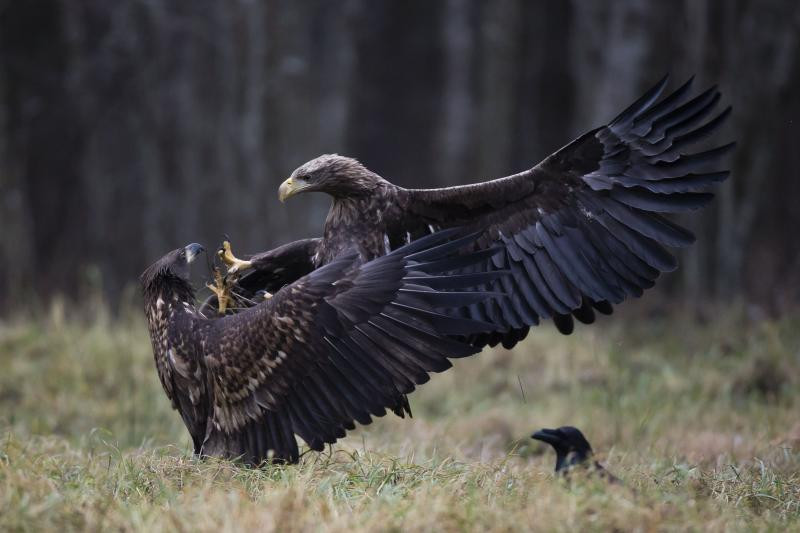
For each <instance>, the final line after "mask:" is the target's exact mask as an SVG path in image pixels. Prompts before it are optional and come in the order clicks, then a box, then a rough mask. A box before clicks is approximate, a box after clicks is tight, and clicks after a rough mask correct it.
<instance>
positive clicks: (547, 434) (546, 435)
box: [531, 429, 561, 446]
mask: <svg viewBox="0 0 800 533" xmlns="http://www.w3.org/2000/svg"><path fill="white" fill-rule="evenodd" d="M531 438H532V439H536V440H540V441H542V442H546V443H547V444H550V445H551V446H554V445H555V443H557V442H559V441H560V440H561V439H559V438H558V436H557V434H556V430H554V429H540V430H539V431H537V432H536V433H534V434H533V435H531Z"/></svg>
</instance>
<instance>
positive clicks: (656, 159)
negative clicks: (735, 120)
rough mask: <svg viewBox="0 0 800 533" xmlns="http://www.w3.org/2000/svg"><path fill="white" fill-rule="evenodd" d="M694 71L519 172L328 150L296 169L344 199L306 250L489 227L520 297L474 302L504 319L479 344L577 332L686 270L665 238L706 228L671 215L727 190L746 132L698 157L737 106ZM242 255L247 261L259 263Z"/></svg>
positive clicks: (291, 191)
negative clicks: (397, 165) (422, 165)
mask: <svg viewBox="0 0 800 533" xmlns="http://www.w3.org/2000/svg"><path fill="white" fill-rule="evenodd" d="M691 81H692V80H691V79H690V80H689V81H688V82H686V83H685V84H684V85H683V86H681V87H680V88H678V89H677V90H676V91H675V92H673V93H672V94H670V95H669V96H666V97H665V98H663V99H661V100H660V101H659V97H660V96H661V94H662V92H663V90H664V88H665V86H666V84H667V78H666V77H665V78H664V79H663V80H661V81H660V82H659V83H658V84H657V85H656V86H655V87H653V88H652V89H650V90H649V91H647V92H646V93H645V94H644V95H643V96H642V97H641V98H639V99H638V100H637V101H636V102H634V103H633V104H632V105H631V106H630V107H628V108H627V109H626V110H625V111H623V112H622V113H620V114H619V116H617V117H616V118H615V119H614V120H612V121H611V122H610V123H609V124H607V125H605V126H601V127H599V128H596V129H593V130H591V131H589V132H588V133H585V134H584V135H581V136H580V137H578V138H577V139H576V140H574V141H572V142H571V143H569V144H568V145H566V146H565V147H563V148H561V149H560V150H558V151H557V152H555V153H554V154H552V155H550V156H548V157H547V158H546V159H545V160H544V161H542V162H541V163H539V164H538V165H536V166H534V167H533V168H531V169H529V170H525V171H523V172H520V173H518V174H514V175H512V176H507V177H504V178H500V179H495V180H492V181H487V182H484V183H476V184H473V185H463V186H458V187H448V188H443V189H405V188H402V187H398V186H397V185H394V184H392V183H390V182H388V181H386V180H385V179H383V178H382V177H380V176H379V175H377V174H375V173H374V172H372V171H370V170H369V169H367V168H365V167H364V166H363V165H362V164H360V163H359V162H358V161H356V160H355V159H351V158H349V157H342V156H338V155H323V156H320V157H318V158H316V159H314V160H312V161H309V162H308V163H306V164H304V165H302V166H301V167H299V168H298V169H297V170H295V171H294V172H293V173H292V174H291V176H290V177H289V179H287V180H286V181H285V182H284V183H283V184H282V185H281V186H280V189H279V195H280V199H281V201H284V200H286V199H288V198H290V197H292V196H294V195H296V194H299V193H305V192H312V191H314V192H324V193H327V194H329V195H330V196H332V197H333V204H332V206H331V209H330V212H329V213H328V217H327V219H326V221H325V226H324V230H323V237H322V239H321V240H319V241H313V244H312V245H311V246H308V247H307V248H306V249H307V251H308V253H309V255H308V256H307V257H306V258H305V263H306V264H307V265H309V266H308V267H307V268H311V267H312V266H319V265H324V264H327V263H328V262H330V261H331V260H333V259H334V258H335V257H337V255H338V254H340V253H341V252H342V251H343V250H345V249H349V248H355V249H356V250H358V252H359V253H360V255H361V259H362V260H370V259H373V258H375V257H379V256H381V255H383V254H385V253H386V252H387V251H389V250H391V249H395V248H397V247H398V246H400V245H402V244H403V243H406V242H409V241H412V240H413V239H415V238H418V237H419V236H420V235H423V234H427V233H428V232H430V231H434V230H436V229H439V228H446V227H451V226H472V227H476V228H481V229H482V233H481V235H480V237H479V238H478V239H477V240H476V241H475V243H474V244H473V249H475V250H478V249H485V248H487V247H492V246H498V245H499V246H501V247H502V248H503V252H502V253H499V254H497V255H494V256H492V257H491V258H488V259H486V260H485V261H484V262H483V263H482V264H478V265H474V266H472V267H469V270H470V271H492V270H496V269H509V270H511V271H512V272H513V276H507V277H503V278H501V279H495V280H493V281H491V282H489V283H487V286H486V287H484V288H486V289H491V290H499V289H501V288H502V289H503V290H504V292H505V293H507V294H508V297H506V298H503V299H491V300H487V301H484V302H482V303H478V304H475V305H471V306H469V308H468V310H467V312H466V316H469V317H472V318H475V319H479V320H482V321H488V322H492V323H494V324H495V325H496V326H497V332H495V333H491V334H485V335H479V336H477V337H475V338H473V339H471V342H472V343H473V344H475V345H476V346H482V345H484V344H490V345H495V344H497V343H498V342H502V343H503V345H504V346H506V347H511V346H513V345H514V344H515V343H516V342H518V341H519V340H520V339H522V338H524V336H525V335H526V334H527V332H528V328H529V326H532V325H536V324H538V323H539V321H540V320H542V319H545V318H548V317H553V319H554V320H555V323H556V325H557V327H558V328H559V330H561V331H562V332H563V333H569V332H571V331H572V329H573V320H572V316H574V317H575V318H577V319H578V320H579V321H581V322H584V323H591V322H593V321H594V318H595V314H594V311H595V310H597V311H600V312H602V313H610V312H611V311H612V304H618V303H620V302H622V301H623V300H624V299H625V298H627V297H629V296H635V297H638V296H641V294H642V292H643V290H644V289H647V288H650V287H652V286H653V284H654V282H655V280H656V278H657V277H658V275H659V274H660V273H661V272H668V271H672V270H674V269H675V268H676V266H677V263H676V260H675V258H674V257H673V256H672V255H671V254H670V253H669V252H668V251H667V250H666V249H665V248H664V247H665V246H666V247H683V246H687V245H689V244H691V243H692V242H693V241H694V236H693V235H692V234H691V233H690V232H689V231H687V230H686V229H684V228H682V227H680V226H678V225H676V224H674V223H673V222H670V221H669V220H667V219H666V218H664V217H662V216H661V213H677V212H683V211H687V210H692V209H697V208H699V207H702V206H704V205H705V204H706V203H708V202H709V200H711V198H712V196H713V195H712V194H710V193H708V192H707V191H708V190H709V189H710V188H711V187H712V186H713V185H714V184H715V183H717V182H720V181H722V180H724V179H726V178H727V176H728V172H727V171H724V170H720V167H719V162H720V159H721V158H722V156H723V155H725V154H726V153H727V152H728V151H729V150H730V149H731V148H732V147H733V146H734V144H733V143H731V144H726V145H724V146H721V147H718V148H715V149H712V150H708V151H703V152H700V153H691V154H687V152H688V151H689V150H690V149H691V147H692V146H693V145H694V144H696V143H697V142H698V141H700V140H701V139H703V138H705V137H707V136H709V135H710V134H712V133H713V132H714V131H715V130H717V128H718V127H719V126H720V124H722V122H723V121H724V120H725V118H726V117H727V116H728V115H729V114H730V107H728V108H726V109H724V110H723V111H722V112H720V113H719V114H717V115H715V116H713V117H712V118H710V120H708V119H709V117H711V116H712V113H713V111H714V108H715V107H716V105H717V103H718V102H719V100H720V93H719V92H718V91H717V90H716V88H715V87H712V88H710V89H708V90H707V91H705V92H703V93H701V94H700V95H698V96H696V97H694V98H692V99H688V98H689V91H690V86H691ZM287 249H292V247H291V246H289V247H288V248H287ZM295 250H296V249H295ZM230 263H231V265H232V267H233V268H234V269H236V270H239V271H240V272H241V271H242V270H244V269H246V268H247V267H248V266H251V264H250V263H248V262H246V261H241V260H238V259H234V260H231V261H230ZM252 266H255V267H257V268H256V269H257V270H258V269H259V267H263V266H264V265H263V264H262V265H252ZM260 275H264V274H263V273H262V274H260ZM243 281H244V280H243Z"/></svg>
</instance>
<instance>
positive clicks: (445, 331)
mask: <svg viewBox="0 0 800 533" xmlns="http://www.w3.org/2000/svg"><path fill="white" fill-rule="evenodd" d="M457 233H458V230H444V231H441V232H438V233H436V234H434V235H431V236H429V237H425V238H423V239H420V240H417V241H415V242H414V243H412V244H410V245H407V246H403V247H400V248H398V249H397V250H396V251H394V252H392V253H390V254H387V255H384V256H382V257H380V258H377V259H375V260H372V261H369V262H366V263H363V262H362V261H361V260H360V259H359V257H358V255H357V254H354V253H349V254H344V255H343V256H341V257H339V258H336V259H334V260H333V261H331V262H329V263H328V264H326V265H325V266H323V267H321V268H319V269H316V270H314V271H312V272H310V273H309V274H308V275H306V276H303V277H301V278H300V279H298V280H296V281H294V282H293V283H291V284H289V285H287V286H285V287H284V288H283V289H281V290H279V291H278V292H277V293H276V294H275V295H274V296H273V297H272V298H271V299H269V300H266V301H264V302H262V303H260V304H259V305H257V306H254V307H251V308H249V309H247V310H245V311H242V312H240V313H237V314H235V315H230V316H226V317H221V318H217V319H206V318H204V317H203V316H202V315H201V314H199V313H198V312H197V311H196V310H195V295H194V291H193V289H192V287H191V285H190V284H189V264H190V263H191V262H192V261H193V259H194V258H195V257H196V256H197V254H198V253H200V252H201V251H202V247H201V246H200V245H199V244H190V245H188V246H186V247H185V248H178V249H177V250H173V251H172V252H170V253H168V254H167V255H165V256H164V257H162V258H161V259H159V260H158V261H156V262H155V263H154V264H153V265H151V266H150V267H149V268H147V270H145V271H144V273H143V274H142V276H141V284H142V289H143V294H144V302H145V314H146V316H147V321H148V327H149V330H150V339H151V341H152V344H153V355H154V358H155V363H156V369H157V371H158V377H159V379H160V380H161V384H162V386H163V387H164V391H165V392H166V393H167V396H168V397H169V399H170V400H171V401H172V406H173V407H174V408H175V409H177V410H178V411H179V412H180V414H181V417H182V418H183V421H184V423H185V424H186V427H187V428H188V430H189V433H190V434H191V437H192V441H193V443H194V451H195V453H197V454H201V455H211V456H219V457H226V458H236V457H241V458H242V459H243V460H244V461H245V462H247V463H250V464H258V463H260V462H262V461H263V460H266V459H270V458H271V459H273V460H279V461H287V462H296V461H297V460H298V458H299V454H298V447H297V442H296V440H295V435H299V436H300V437H301V438H302V439H303V440H304V441H305V442H306V443H307V444H308V446H309V447H310V448H311V449H313V450H322V449H323V446H324V444H325V443H333V442H335V441H336V439H338V438H341V437H343V436H344V435H345V431H346V430H349V429H353V428H354V427H355V426H354V422H359V423H361V424H369V423H370V422H371V420H372V418H371V417H373V416H383V415H384V414H385V413H386V409H389V410H391V411H393V412H394V413H395V414H397V415H398V416H400V417H403V416H404V415H405V414H406V413H408V414H410V410H409V405H408V400H407V398H406V394H408V393H410V392H411V391H413V390H414V388H415V386H416V385H420V384H422V383H425V382H426V381H428V379H429V376H428V374H429V373H430V372H441V371H443V370H446V369H447V368H449V367H450V366H451V364H450V361H449V360H448V357H464V356H467V355H471V354H474V353H476V352H477V351H478V349H477V348H475V347H474V346H471V345H469V344H466V343H463V342H458V341H457V340H455V338H454V336H463V335H472V334H475V333H478V332H482V331H489V330H491V329H493V327H494V326H493V325H492V324H487V323H484V322H481V321H477V320H472V319H466V318H457V317H454V316H447V315H445V314H443V313H442V312H440V310H441V309H455V310H458V309H460V308H461V309H463V308H464V307H465V306H469V305H474V304H475V303H477V302H482V301H483V300H485V299H486V298H487V297H491V295H488V294H487V293H477V292H470V291H466V290H463V289H464V288H465V287H472V286H475V285H482V284H486V283H489V282H490V281H491V280H493V279H497V278H499V277H502V276H503V275H506V274H505V273H502V272H493V273H479V274H462V275H443V274H442V272H444V271H450V270H458V269H462V268H464V267H466V266H468V265H469V264H470V263H474V262H481V261H484V260H485V259H486V258H487V257H490V256H491V255H492V254H494V253H495V252H496V251H497V250H493V249H487V250H482V251H478V252H474V253H469V254H458V255H454V253H455V252H456V251H457V250H460V249H461V248H463V247H464V246H465V245H466V246H468V245H470V244H471V242H472V241H473V240H474V238H475V237H476V235H474V234H473V235H467V236H458V235H457Z"/></svg>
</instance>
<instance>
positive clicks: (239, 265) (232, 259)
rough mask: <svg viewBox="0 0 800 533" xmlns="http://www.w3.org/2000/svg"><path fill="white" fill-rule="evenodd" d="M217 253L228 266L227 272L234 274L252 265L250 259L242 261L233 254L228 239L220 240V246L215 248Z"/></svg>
mask: <svg viewBox="0 0 800 533" xmlns="http://www.w3.org/2000/svg"><path fill="white" fill-rule="evenodd" d="M217 255H218V256H219V258H220V259H221V260H222V262H223V263H225V264H226V265H227V266H228V274H236V273H237V272H241V271H243V270H247V269H248V268H251V267H252V266H253V264H252V263H251V262H250V261H244V260H242V259H239V258H238V257H236V256H235V255H233V252H232V251H231V243H230V242H228V241H222V247H221V248H220V249H219V250H217Z"/></svg>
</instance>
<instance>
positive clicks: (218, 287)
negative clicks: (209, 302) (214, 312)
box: [206, 268, 231, 315]
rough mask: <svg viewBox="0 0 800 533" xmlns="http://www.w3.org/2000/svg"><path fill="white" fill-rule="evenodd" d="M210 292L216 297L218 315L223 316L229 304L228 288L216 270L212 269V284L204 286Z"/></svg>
mask: <svg viewBox="0 0 800 533" xmlns="http://www.w3.org/2000/svg"><path fill="white" fill-rule="evenodd" d="M206 286H207V287H208V288H209V290H210V291H211V292H213V293H214V294H216V295H217V308H218V311H219V314H221V315H224V314H225V311H226V310H227V309H228V303H230V302H231V295H230V286H229V285H228V283H227V282H226V280H225V278H224V277H223V276H222V273H221V272H220V271H219V269H218V268H214V283H213V284H211V283H209V284H207V285H206Z"/></svg>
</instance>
